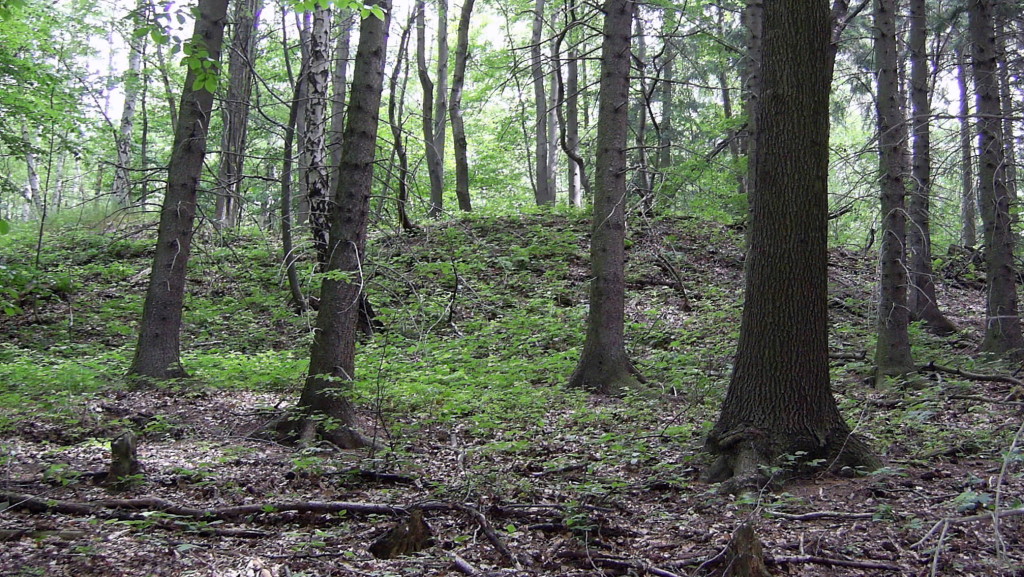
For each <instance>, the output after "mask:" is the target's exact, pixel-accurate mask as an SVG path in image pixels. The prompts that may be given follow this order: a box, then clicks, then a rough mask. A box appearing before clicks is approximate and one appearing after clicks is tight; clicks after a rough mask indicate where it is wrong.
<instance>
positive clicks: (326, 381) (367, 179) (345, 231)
mask: <svg viewBox="0 0 1024 577" xmlns="http://www.w3.org/2000/svg"><path fill="white" fill-rule="evenodd" d="M370 5H371V6H379V7H380V8H381V9H383V11H384V14H385V16H384V18H383V19H381V18H377V17H376V16H373V15H369V16H367V17H365V18H363V20H362V22H361V24H360V27H359V43H358V47H357V49H356V57H355V63H354V68H353V73H352V83H353V86H358V87H360V89H359V90H353V91H352V92H351V96H350V98H349V105H348V118H347V119H346V123H345V136H344V143H343V145H342V154H341V166H340V170H341V173H342V174H344V175H346V178H343V179H339V180H338V184H337V188H336V189H335V194H334V201H335V202H334V204H333V206H332V207H331V234H330V251H329V253H328V254H330V259H329V260H328V263H327V272H335V271H337V273H338V274H337V275H327V276H325V278H324V279H323V284H322V286H321V293H320V310H319V311H318V314H317V318H316V330H315V332H314V335H313V345H312V348H311V351H310V361H309V376H308V377H307V378H306V383H305V386H304V387H303V389H302V395H301V396H300V398H299V404H298V408H299V411H300V412H301V413H302V415H303V417H304V418H303V424H302V428H301V434H302V435H303V436H304V437H306V436H308V432H309V431H311V430H315V429H318V430H319V431H320V432H321V434H322V435H323V436H324V438H326V439H328V440H330V441H331V442H333V443H335V444H337V445H338V446H341V447H344V448H356V447H361V446H366V445H368V444H370V443H371V441H370V440H369V439H367V438H365V437H364V436H363V435H362V434H361V433H360V432H359V430H358V426H357V422H356V416H355V411H354V408H353V406H352V403H351V401H350V400H349V399H348V397H347V396H346V393H347V391H348V389H349V387H351V380H352V379H353V377H354V375H355V344H356V327H357V324H358V322H357V321H358V315H359V308H360V307H359V303H360V300H361V295H362V289H363V281H364V279H363V278H362V276H361V271H362V259H363V253H364V248H365V246H366V232H367V225H368V217H369V205H370V192H371V190H372V187H373V162H374V158H375V153H376V146H377V128H378V115H379V110H380V101H381V93H382V91H383V88H384V62H385V55H386V50H387V36H388V24H389V23H390V14H391V6H390V2H389V1H388V0H376V1H375V2H372V3H371V4H370Z"/></svg>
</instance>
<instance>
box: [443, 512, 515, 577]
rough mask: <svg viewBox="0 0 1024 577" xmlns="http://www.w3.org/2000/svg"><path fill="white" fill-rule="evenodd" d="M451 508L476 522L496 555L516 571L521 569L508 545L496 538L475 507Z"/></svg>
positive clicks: (491, 528) (488, 522) (489, 525)
mask: <svg viewBox="0 0 1024 577" xmlns="http://www.w3.org/2000/svg"><path fill="white" fill-rule="evenodd" d="M452 508H454V509H457V510H459V511H462V512H463V513H465V514H467V515H469V516H470V517H472V518H473V520H474V521H476V523H477V525H479V526H480V530H481V531H483V532H484V535H485V536H486V537H487V540H488V541H490V542H491V545H493V546H494V548H495V549H496V550H497V551H498V553H500V554H501V556H502V557H504V558H505V560H506V561H508V562H510V563H512V565H514V566H515V568H516V569H522V565H521V564H520V563H519V559H517V558H516V556H515V555H513V554H512V551H511V550H510V549H509V548H508V545H506V544H505V542H504V541H502V540H501V537H498V534H497V533H495V532H494V528H493V527H491V523H490V521H488V520H487V517H485V516H484V514H483V513H481V512H480V511H479V510H477V509H476V508H475V507H471V506H469V505H463V504H455V505H452Z"/></svg>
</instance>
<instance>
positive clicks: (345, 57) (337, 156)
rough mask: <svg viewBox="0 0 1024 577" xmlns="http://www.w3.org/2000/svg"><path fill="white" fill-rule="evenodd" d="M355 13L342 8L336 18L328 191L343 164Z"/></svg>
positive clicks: (335, 183) (333, 186)
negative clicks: (349, 65) (336, 31)
mask: <svg viewBox="0 0 1024 577" xmlns="http://www.w3.org/2000/svg"><path fill="white" fill-rule="evenodd" d="M355 17H356V15H355V14H354V13H353V12H352V11H351V10H341V11H339V13H338V14H336V17H335V19H334V20H335V28H337V30H338V39H337V41H336V42H335V44H334V68H333V69H332V73H331V88H332V92H331V121H330V135H329V136H330V138H329V139H328V143H327V152H328V154H329V156H330V159H331V164H330V171H329V176H330V179H329V182H328V185H327V190H334V188H335V186H336V185H337V182H336V181H335V179H336V178H337V176H338V166H339V165H340V164H341V144H342V142H343V141H344V133H345V96H346V95H347V94H348V61H349V58H350V56H351V54H350V52H351V47H350V45H351V38H352V25H353V22H354V21H355V20H354V19H355Z"/></svg>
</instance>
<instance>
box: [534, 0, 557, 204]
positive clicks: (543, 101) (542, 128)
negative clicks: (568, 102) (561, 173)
mask: <svg viewBox="0 0 1024 577" xmlns="http://www.w3.org/2000/svg"><path fill="white" fill-rule="evenodd" d="M544 4H545V2H544V0H536V3H535V4H534V6H533V33H532V35H531V36H530V73H531V75H532V76H533V101H534V110H535V111H536V118H537V130H536V134H537V140H536V142H535V144H534V162H535V163H536V165H537V174H536V182H535V183H534V199H535V200H536V202H537V205H538V206H544V205H553V204H555V191H554V190H552V189H551V174H550V171H549V168H550V166H549V164H548V147H549V146H550V143H549V142H548V99H547V92H546V90H547V89H546V87H545V86H544V80H545V74H544V70H545V67H544V62H543V60H542V58H543V55H542V53H541V40H542V35H543V32H544Z"/></svg>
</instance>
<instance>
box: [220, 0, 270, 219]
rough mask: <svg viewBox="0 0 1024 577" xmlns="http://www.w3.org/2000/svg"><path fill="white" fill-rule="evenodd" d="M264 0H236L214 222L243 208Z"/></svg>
mask: <svg viewBox="0 0 1024 577" xmlns="http://www.w3.org/2000/svg"><path fill="white" fill-rule="evenodd" d="M261 4H262V0H235V5H234V17H233V18H232V27H233V28H234V32H233V35H232V37H231V49H230V53H229V54H228V83H227V84H228V91H227V97H226V98H225V99H224V103H223V105H222V106H221V118H222V119H223V122H224V127H223V128H222V129H221V136H220V155H221V156H220V167H219V169H218V172H217V189H216V193H217V204H216V208H215V210H216V213H215V215H214V219H213V222H214V225H215V226H217V227H218V228H222V227H226V228H230V227H233V226H235V225H237V224H238V217H239V215H240V214H241V208H242V204H241V203H242V169H243V167H244V166H245V144H246V136H247V134H248V131H249V105H250V103H249V100H250V98H251V97H252V80H253V78H252V70H253V60H254V59H255V56H256V34H254V32H255V28H256V23H257V21H258V16H259V11H260V6H261Z"/></svg>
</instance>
